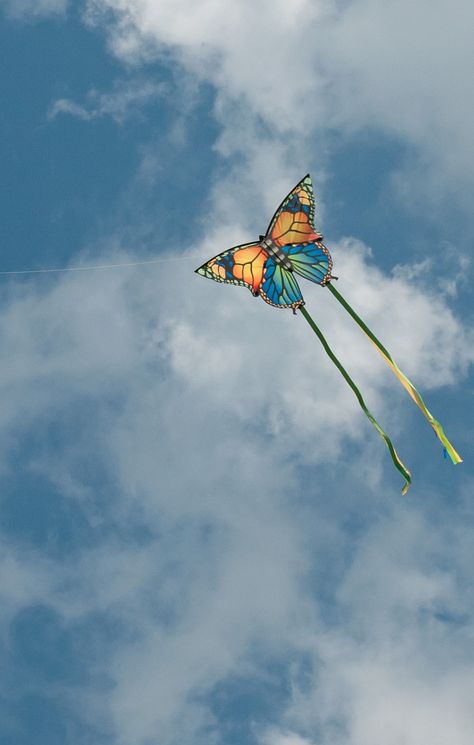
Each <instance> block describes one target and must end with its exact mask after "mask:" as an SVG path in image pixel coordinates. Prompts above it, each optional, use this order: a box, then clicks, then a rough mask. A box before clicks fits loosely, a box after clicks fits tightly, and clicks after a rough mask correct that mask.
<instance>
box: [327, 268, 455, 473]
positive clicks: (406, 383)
mask: <svg viewBox="0 0 474 745" xmlns="http://www.w3.org/2000/svg"><path fill="white" fill-rule="evenodd" d="M326 287H327V288H328V289H329V290H330V292H332V294H333V295H334V297H335V298H336V299H337V300H338V301H339V302H340V303H341V305H342V306H343V307H344V308H345V309H346V310H347V312H348V313H349V315H351V316H352V318H353V319H354V321H355V322H356V323H357V324H358V325H359V326H360V328H361V329H362V331H363V332H364V333H365V334H366V335H367V336H368V338H369V339H370V341H371V342H372V344H373V345H374V346H375V347H376V348H377V349H378V351H379V352H380V354H381V355H382V357H383V358H384V360H385V362H386V363H387V365H388V366H389V367H390V368H391V370H392V372H393V373H394V374H395V375H396V376H397V378H398V380H399V381H400V383H401V384H402V386H403V387H404V388H405V390H406V391H407V392H408V393H409V395H410V396H411V397H412V399H413V401H414V402H415V403H416V405H417V406H418V408H419V409H420V410H421V412H422V413H423V415H424V417H425V418H426V419H427V421H428V422H429V423H430V424H431V426H432V428H433V430H434V432H435V434H436V436H437V437H438V439H439V440H440V441H441V443H442V444H443V447H444V448H445V450H446V452H447V453H448V455H449V457H450V458H451V460H452V462H453V463H462V458H461V456H460V455H459V453H457V452H456V450H455V449H454V447H453V445H452V444H451V443H450V442H449V440H448V438H447V437H446V435H445V434H444V430H443V427H442V426H441V424H440V423H439V422H438V421H437V419H435V418H434V416H433V415H432V414H431V412H430V411H429V410H428V409H427V407H426V405H425V402H424V401H423V399H422V397H421V396H420V394H419V393H418V391H417V390H416V388H415V386H414V385H413V383H412V382H411V381H410V380H409V379H408V378H407V376H406V375H405V374H404V373H403V372H402V371H401V370H400V368H399V367H398V365H397V364H396V362H395V361H394V360H393V359H392V357H391V355H390V354H389V353H388V352H387V350H386V349H385V347H384V346H383V344H381V342H380V341H379V340H378V339H377V337H376V336H375V334H373V333H372V331H371V330H370V329H369V328H368V326H366V325H365V323H364V321H363V320H362V318H360V317H359V316H358V315H357V313H356V312H355V310H354V309H353V308H351V306H350V305H349V303H348V302H347V301H346V300H344V298H343V297H342V295H341V294H340V293H339V292H338V291H337V290H336V288H335V287H334V286H333V285H332V284H331V283H330V282H328V283H327V284H326Z"/></svg>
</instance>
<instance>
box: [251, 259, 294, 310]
mask: <svg viewBox="0 0 474 745" xmlns="http://www.w3.org/2000/svg"><path fill="white" fill-rule="evenodd" d="M260 295H261V297H262V298H263V300H265V302H266V303H268V304H269V305H273V306H274V307H276V308H293V310H296V308H299V307H300V306H301V305H304V300H303V295H302V294H301V290H300V288H299V286H298V282H297V281H296V278H295V276H294V274H293V273H292V272H290V271H288V270H287V269H285V268H284V267H283V266H282V265H281V264H279V263H278V262H277V261H275V259H274V258H273V257H272V256H270V257H269V258H268V259H267V261H266V263H265V271H264V273H263V281H262V286H261V287H260Z"/></svg>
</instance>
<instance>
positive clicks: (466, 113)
mask: <svg viewBox="0 0 474 745" xmlns="http://www.w3.org/2000/svg"><path fill="white" fill-rule="evenodd" d="M88 9H89V11H88V18H89V21H90V22H92V23H97V24H98V25H101V24H104V25H105V29H106V31H107V32H108V33H109V34H110V38H111V44H112V47H113V49H114V51H115V53H116V54H117V55H118V56H120V57H121V58H124V59H126V60H127V61H133V62H139V61H140V60H142V59H148V58H150V57H153V56H162V55H165V54H166V55H171V56H172V57H173V58H174V59H175V60H176V61H177V62H178V63H179V64H180V65H181V66H182V68H183V69H184V70H186V71H187V73H188V74H189V75H191V76H192V77H197V78H198V79H201V80H205V81H210V82H211V83H212V84H213V85H215V87H216V90H217V97H218V99H217V106H216V113H217V116H218V118H219V120H220V122H221V124H222V126H223V128H224V133H225V132H226V130H227V129H228V128H229V129H230V132H232V131H234V132H237V129H238V128H237V127H235V126H234V124H235V120H236V119H237V120H239V119H241V118H242V117H244V118H245V116H246V113H245V112H249V113H250V114H251V116H253V117H256V118H258V119H259V120H260V121H263V122H265V125H266V126H267V127H269V128H270V130H271V131H273V132H276V133H278V134H279V135H283V136H284V137H285V139H288V138H289V137H299V138H300V139H302V140H303V141H304V139H305V137H306V136H307V135H311V136H314V135H316V136H318V137H320V136H321V135H323V134H324V133H325V132H327V131H328V129H329V130H331V131H334V130H336V131H339V132H346V133H351V132H352V131H354V130H357V129H360V128H367V127H369V128H372V129H374V130H379V131H382V132H384V133H386V134H388V135H389V136H393V137H395V138H398V139H399V140H400V141H401V142H402V143H404V144H407V145H409V146H410V147H414V150H413V151H412V152H413V159H414V160H415V163H412V172H411V176H414V175H416V173H421V174H422V175H420V181H421V178H422V177H424V178H425V181H426V183H425V184H424V188H423V189H420V186H421V183H419V182H417V183H416V184H415V186H414V187H412V188H411V189H410V196H411V197H413V194H414V192H415V189H417V190H418V191H419V192H420V193H421V194H426V193H427V192H430V193H431V194H436V193H442V192H443V190H444V189H446V188H447V187H449V186H451V187H452V186H453V184H455V183H456V180H457V179H461V180H462V181H463V183H469V184H472V172H473V161H472V153H473V149H472V147H471V146H470V142H471V128H470V121H471V120H472V116H473V110H472V100H471V98H470V97H469V94H468V92H469V90H470V87H471V81H470V78H471V73H470V71H471V69H472V64H473V57H472V44H471V41H470V34H469V31H468V29H470V27H471V26H472V22H473V20H474V19H473V12H474V11H473V6H472V4H471V3H469V2H467V0H465V1H464V2H461V3H458V5H457V7H456V11H455V12H453V10H452V6H451V5H450V4H449V3H447V2H446V1H445V2H440V3H437V4H436V5H435V6H433V4H432V3H430V2H428V0H421V1H420V2H417V3H415V4H413V3H411V2H409V0H404V2H401V3H396V4H390V3H379V2H376V1H375V0H354V1H353V2H350V3H342V4H341V3H336V2H333V1H331V0H320V1H319V2H313V1H310V0H298V2H297V3H291V4H288V3H285V2H283V1H280V0H278V2H276V1H275V0H271V1H265V2H260V3H258V4H255V3H251V2H246V1H245V2H242V1H241V0H239V1H238V2H237V1H233V2H227V3H225V4H223V3H219V2H212V1H211V0H208V1H206V2H204V1H202V2H199V3H192V2H191V3H190V2H187V1H186V0H181V2H180V3H179V4H177V3H176V2H175V0H164V1H162V2H160V3H155V2H153V0H93V1H92V0H91V2H89V5H88ZM110 11H112V12H113V13H114V16H115V21H114V22H111V16H110ZM224 136H227V135H226V134H224ZM227 140H228V141H229V138H228V136H227ZM407 182H409V180H408V179H407V178H403V179H402V178H400V188H401V189H402V190H403V191H404V192H405V194H406V190H407ZM407 196H408V195H407Z"/></svg>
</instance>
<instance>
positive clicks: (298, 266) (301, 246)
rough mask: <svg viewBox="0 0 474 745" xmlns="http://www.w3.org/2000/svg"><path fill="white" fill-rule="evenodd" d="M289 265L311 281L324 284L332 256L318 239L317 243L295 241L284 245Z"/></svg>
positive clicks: (330, 266) (329, 271)
mask: <svg viewBox="0 0 474 745" xmlns="http://www.w3.org/2000/svg"><path fill="white" fill-rule="evenodd" d="M284 251H285V253H286V254H287V256H288V258H289V260H290V262H291V266H292V268H293V270H294V271H295V272H297V273H298V274H300V275H301V276H302V277H304V278H305V279H309V280H310V281H311V282H316V283H317V284H319V285H325V284H326V282H329V280H330V279H332V277H331V270H332V258H331V254H330V253H329V251H328V249H327V248H326V246H325V245H323V244H322V243H321V242H320V241H318V242H317V243H315V242H312V243H296V244H292V245H289V246H285V249H284Z"/></svg>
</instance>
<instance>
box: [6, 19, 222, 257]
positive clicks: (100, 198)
mask: <svg viewBox="0 0 474 745" xmlns="http://www.w3.org/2000/svg"><path fill="white" fill-rule="evenodd" d="M0 44H1V46H2V52H3V64H2V70H1V71H0V95H1V97H2V100H3V101H5V102H6V101H8V106H6V107H5V109H4V116H3V117H2V122H1V123H0V157H1V159H2V189H1V238H2V267H3V268H4V269H5V270H14V269H24V268H30V267H31V268H41V267H45V266H50V265H56V266H60V265H61V264H65V263H66V262H68V261H69V260H70V258H71V257H72V256H74V255H76V254H77V253H78V252H79V251H80V250H83V249H84V247H85V246H87V245H88V244H96V243H99V244H104V243H106V241H107V240H110V237H111V232H115V231H117V229H118V227H121V228H122V229H123V230H124V231H125V236H126V235H127V232H126V231H127V229H128V230H129V234H130V236H133V237H134V238H135V241H136V242H139V241H140V239H141V243H142V246H143V248H144V249H145V250H146V249H149V250H150V251H156V250H157V248H158V250H159V249H164V250H166V251H169V250H170V249H171V250H173V249H174V248H185V247H186V245H187V244H189V242H190V240H191V238H192V237H193V236H194V235H195V232H196V229H199V228H197V226H199V221H198V222H197V224H196V222H195V220H194V218H195V217H197V216H198V214H200V213H201V212H202V210H203V206H204V200H205V196H206V191H205V189H203V188H202V184H203V182H204V183H205V182H206V179H207V178H208V176H209V173H210V171H211V170H212V164H213V161H214V156H213V153H212V150H211V148H210V147H209V146H210V144H211V143H212V142H213V140H214V138H215V133H216V129H215V124H214V123H213V121H212V119H211V118H210V117H209V115H208V114H209V109H210V108H212V97H213V95H212V92H211V91H210V90H206V89H205V86H202V87H201V89H200V90H199V91H197V92H196V93H195V95H196V105H195V107H194V109H193V110H192V111H191V112H190V114H189V116H188V117H187V119H186V125H185V131H183V133H182V141H181V142H180V144H178V145H176V146H173V144H171V145H170V142H169V140H168V141H167V138H169V137H170V136H171V137H172V136H173V135H172V133H171V131H172V129H173V128H174V127H176V126H177V124H176V122H177V119H179V118H180V111H179V108H180V105H181V103H182V101H181V93H180V91H179V82H178V81H174V80H173V77H172V74H171V72H170V69H169V67H167V66H165V65H159V64H155V65H151V66H150V67H149V68H148V70H147V74H148V75H150V76H152V77H153V78H155V79H158V80H159V81H160V82H161V83H163V84H165V85H167V88H166V92H165V93H164V94H163V97H160V96H158V97H157V98H154V97H153V96H151V97H150V100H148V101H145V102H144V104H140V102H139V103H137V104H136V105H135V106H134V105H133V102H132V105H131V106H130V109H131V112H130V114H131V115H130V116H127V117H126V118H125V121H123V122H122V123H119V124H117V122H116V121H114V119H113V118H112V117H111V116H110V115H103V116H98V117H97V118H92V119H91V120H90V121H84V120H83V119H81V118H78V117H77V116H73V115H71V114H68V113H61V112H59V113H57V114H56V115H55V116H54V118H53V119H52V120H51V119H49V118H48V112H50V111H51V107H52V106H53V105H54V102H55V101H57V100H58V99H65V98H66V99H68V100H71V101H74V102H77V103H78V105H85V107H86V108H87V106H88V101H87V96H88V93H89V92H90V91H91V90H95V91H97V92H98V94H99V95H100V93H102V92H104V93H107V92H109V91H110V90H111V89H113V86H114V83H115V82H116V81H117V80H118V81H119V83H120V81H123V85H127V83H128V84H129V85H130V86H132V87H133V85H139V83H140V80H142V78H141V77H140V79H139V80H138V81H136V80H134V77H133V74H130V73H127V71H126V70H125V69H124V68H123V66H122V65H120V64H119V63H118V62H117V61H114V59H113V58H112V57H111V56H110V55H109V54H108V53H107V51H106V48H105V46H104V41H103V39H102V38H101V37H100V36H99V35H98V34H96V33H93V32H91V31H90V30H88V29H87V28H85V27H84V25H83V24H82V23H80V22H79V19H77V18H74V16H72V17H71V18H66V19H62V20H61V21H57V22H52V21H41V22H38V23H34V24H21V23H20V24H17V23H12V22H11V21H9V20H6V19H5V18H3V17H1V16H0ZM92 105H93V101H92ZM142 106H143V108H144V109H145V111H146V115H143V112H142V111H141V108H142ZM133 109H135V111H134V110H133ZM181 119H182V116H181ZM198 154H199V155H198ZM203 154H205V155H204V157H203ZM144 155H147V156H149V157H151V156H152V157H153V158H155V160H156V159H158V161H159V168H158V169H157V174H155V177H154V178H153V180H152V181H151V182H147V181H146V179H143V178H140V177H138V181H137V172H138V171H139V169H140V166H141V162H142V159H143V157H144ZM155 165H156V163H155ZM134 190H135V194H133V191H134ZM144 215H147V220H146V221H144ZM144 222H146V223H147V225H148V229H146V228H145V227H144ZM157 233H159V238H158V240H157Z"/></svg>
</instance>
